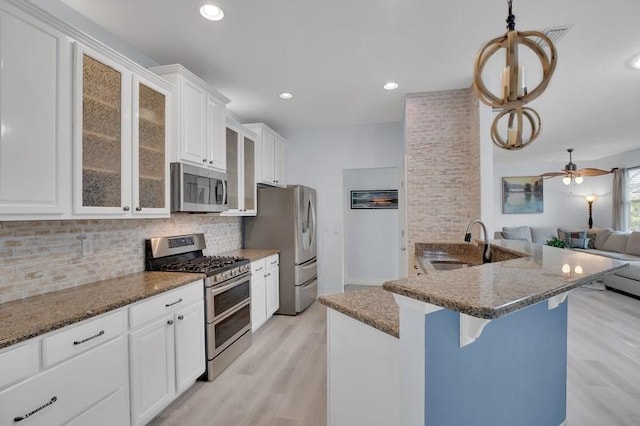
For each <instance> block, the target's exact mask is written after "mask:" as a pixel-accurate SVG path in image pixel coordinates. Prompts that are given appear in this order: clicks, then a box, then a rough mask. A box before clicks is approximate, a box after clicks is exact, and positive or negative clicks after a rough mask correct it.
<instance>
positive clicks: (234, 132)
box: [221, 118, 257, 216]
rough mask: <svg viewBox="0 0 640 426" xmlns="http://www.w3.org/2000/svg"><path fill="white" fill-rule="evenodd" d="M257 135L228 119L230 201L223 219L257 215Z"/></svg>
mask: <svg viewBox="0 0 640 426" xmlns="http://www.w3.org/2000/svg"><path fill="white" fill-rule="evenodd" d="M256 140H257V135H256V134H255V133H253V132H252V131H251V130H249V129H247V128H246V127H244V126H243V125H242V124H240V123H238V122H236V121H235V120H232V119H231V118H227V124H226V144H227V179H228V183H227V200H228V202H229V210H227V211H225V212H223V213H221V214H222V215H223V216H255V215H256V213H257V201H256V200H257V186H256V175H255V162H256Z"/></svg>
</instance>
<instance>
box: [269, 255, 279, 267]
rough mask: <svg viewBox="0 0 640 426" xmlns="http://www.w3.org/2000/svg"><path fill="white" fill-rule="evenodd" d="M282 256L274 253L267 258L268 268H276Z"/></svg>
mask: <svg viewBox="0 0 640 426" xmlns="http://www.w3.org/2000/svg"><path fill="white" fill-rule="evenodd" d="M279 259H280V256H278V255H277V254H272V255H271V256H269V257H267V258H266V263H267V269H269V268H275V267H277V266H278V265H279V264H280V260H279Z"/></svg>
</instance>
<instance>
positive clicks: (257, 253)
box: [218, 249, 280, 262]
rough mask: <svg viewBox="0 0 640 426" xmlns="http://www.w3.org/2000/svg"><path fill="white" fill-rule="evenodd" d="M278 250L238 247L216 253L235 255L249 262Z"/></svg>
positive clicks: (276, 252)
mask: <svg viewBox="0 0 640 426" xmlns="http://www.w3.org/2000/svg"><path fill="white" fill-rule="evenodd" d="M278 253H280V250H276V249H238V250H231V251H225V252H224V253H218V255H219V256H235V257H244V258H245V259H249V260H250V261H251V262H253V261H255V260H259V259H263V258H265V257H268V256H271V255H272V254H278Z"/></svg>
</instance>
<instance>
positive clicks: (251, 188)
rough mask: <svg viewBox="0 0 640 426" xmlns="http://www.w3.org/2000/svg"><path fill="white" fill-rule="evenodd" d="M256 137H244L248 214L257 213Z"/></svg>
mask: <svg viewBox="0 0 640 426" xmlns="http://www.w3.org/2000/svg"><path fill="white" fill-rule="evenodd" d="M255 139H256V138H255V137H254V136H249V135H243V141H244V147H243V148H244V152H243V156H244V163H243V165H244V185H243V189H244V209H245V211H247V212H255V211H256V195H257V193H256V173H255V170H256V168H255V149H256V142H255Z"/></svg>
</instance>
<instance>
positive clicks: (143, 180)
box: [132, 76, 169, 214]
mask: <svg viewBox="0 0 640 426" xmlns="http://www.w3.org/2000/svg"><path fill="white" fill-rule="evenodd" d="M168 96H169V95H168V93H167V92H165V91H164V90H162V89H161V88H159V87H157V86H156V85H154V84H153V83H151V82H150V81H147V80H143V79H141V78H139V77H137V76H134V77H133V107H134V120H133V140H132V153H133V157H132V158H133V161H132V181H133V206H134V212H133V213H134V214H155V213H168V212H169V206H168V205H167V200H168V199H169V192H168V191H169V185H168V182H169V167H168V164H169V163H168V162H167V139H168V138H167V117H168V116H169V115H168V114H167V108H168V105H169V103H168V102H167V97H168Z"/></svg>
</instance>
